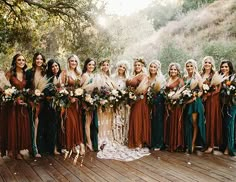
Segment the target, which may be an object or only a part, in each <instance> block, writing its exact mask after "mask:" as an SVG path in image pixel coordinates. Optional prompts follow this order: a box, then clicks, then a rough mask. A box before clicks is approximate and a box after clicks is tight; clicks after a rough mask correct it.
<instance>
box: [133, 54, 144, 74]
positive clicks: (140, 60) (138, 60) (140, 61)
mask: <svg viewBox="0 0 236 182" xmlns="http://www.w3.org/2000/svg"><path fill="white" fill-rule="evenodd" d="M137 62H139V63H141V64H142V65H143V67H142V72H143V73H147V70H146V62H145V60H144V59H143V58H134V65H135V63H137ZM133 75H136V71H135V68H133Z"/></svg>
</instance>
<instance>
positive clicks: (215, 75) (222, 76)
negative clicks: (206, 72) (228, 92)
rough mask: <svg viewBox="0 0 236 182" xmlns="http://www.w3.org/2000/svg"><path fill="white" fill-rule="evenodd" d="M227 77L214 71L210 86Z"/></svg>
mask: <svg viewBox="0 0 236 182" xmlns="http://www.w3.org/2000/svg"><path fill="white" fill-rule="evenodd" d="M227 78H228V77H226V76H224V75H221V74H219V73H218V72H215V74H214V75H213V77H212V79H211V84H210V86H213V85H215V86H217V85H219V84H221V83H222V82H223V81H224V80H226V79H227Z"/></svg>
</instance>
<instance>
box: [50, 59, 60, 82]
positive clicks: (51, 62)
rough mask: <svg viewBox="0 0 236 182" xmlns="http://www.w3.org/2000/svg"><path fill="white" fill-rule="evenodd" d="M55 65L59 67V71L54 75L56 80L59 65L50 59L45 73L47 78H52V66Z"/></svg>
mask: <svg viewBox="0 0 236 182" xmlns="http://www.w3.org/2000/svg"><path fill="white" fill-rule="evenodd" d="M54 63H56V64H57V65H58V67H59V71H58V73H57V75H56V77H57V78H58V77H59V75H60V74H61V66H60V64H59V63H58V61H56V60H55V59H50V60H49V61H48V63H47V71H46V75H47V78H51V77H53V76H54V74H53V73H52V65H53V64H54Z"/></svg>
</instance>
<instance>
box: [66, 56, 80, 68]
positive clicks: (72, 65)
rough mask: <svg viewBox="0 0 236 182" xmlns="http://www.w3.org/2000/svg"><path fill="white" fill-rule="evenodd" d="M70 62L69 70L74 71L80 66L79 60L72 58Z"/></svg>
mask: <svg viewBox="0 0 236 182" xmlns="http://www.w3.org/2000/svg"><path fill="white" fill-rule="evenodd" d="M68 61H69V68H70V69H72V70H74V69H75V68H76V67H77V65H78V62H77V60H76V59H75V58H74V57H71V58H70V59H69V60H68Z"/></svg>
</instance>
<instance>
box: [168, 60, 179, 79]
mask: <svg viewBox="0 0 236 182" xmlns="http://www.w3.org/2000/svg"><path fill="white" fill-rule="evenodd" d="M172 66H175V67H176V69H177V71H178V76H180V75H181V66H180V64H179V63H170V64H169V66H168V75H169V76H170V69H171V67H172Z"/></svg>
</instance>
